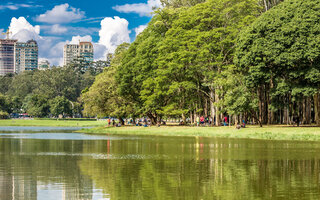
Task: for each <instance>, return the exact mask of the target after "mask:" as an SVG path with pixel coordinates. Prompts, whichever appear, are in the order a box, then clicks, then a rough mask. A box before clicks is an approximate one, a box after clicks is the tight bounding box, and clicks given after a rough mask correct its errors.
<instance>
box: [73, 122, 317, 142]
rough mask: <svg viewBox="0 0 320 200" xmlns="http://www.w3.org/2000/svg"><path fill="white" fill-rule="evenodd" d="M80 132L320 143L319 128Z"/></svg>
mask: <svg viewBox="0 0 320 200" xmlns="http://www.w3.org/2000/svg"><path fill="white" fill-rule="evenodd" d="M79 132H84V133H91V134H126V135H157V136H203V137H221V138H251V139H267V140H301V141H320V128H318V127H288V126H266V127H263V128H260V127H257V126H249V127H247V128H243V129H240V130H238V129H235V128H234V127H182V126H162V127H135V126H131V127H130V126H126V127H107V128H105V127H96V128H92V129H82V130H80V131H79Z"/></svg>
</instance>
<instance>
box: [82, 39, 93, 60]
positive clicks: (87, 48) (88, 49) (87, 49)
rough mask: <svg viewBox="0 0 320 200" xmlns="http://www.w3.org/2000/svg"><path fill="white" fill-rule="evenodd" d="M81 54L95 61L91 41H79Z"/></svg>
mask: <svg viewBox="0 0 320 200" xmlns="http://www.w3.org/2000/svg"><path fill="white" fill-rule="evenodd" d="M79 56H80V57H82V58H84V59H85V61H87V62H93V45H92V43H91V42H80V43H79Z"/></svg>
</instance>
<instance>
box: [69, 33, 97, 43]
mask: <svg viewBox="0 0 320 200" xmlns="http://www.w3.org/2000/svg"><path fill="white" fill-rule="evenodd" d="M79 42H92V37H91V36H90V35H85V36H80V35H77V36H73V37H72V39H71V41H70V42H68V44H79Z"/></svg>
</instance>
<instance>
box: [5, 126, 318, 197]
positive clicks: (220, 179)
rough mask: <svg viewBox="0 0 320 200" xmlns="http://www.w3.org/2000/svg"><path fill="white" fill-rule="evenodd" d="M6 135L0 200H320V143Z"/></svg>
mask: <svg viewBox="0 0 320 200" xmlns="http://www.w3.org/2000/svg"><path fill="white" fill-rule="evenodd" d="M77 129H78V128H65V127H64V128H59V127H0V199H1V200H15V199H19V200H21V199H26V200H33V199H40V200H42V199H43V200H48V199H52V200H59V199H67V200H73V199H74V200H78V199H86V200H89V199H90V200H91V199H94V200H107V199H112V200H113V199H124V200H129V199H134V200H135V199H137V200H140V199H141V200H150V199H174V200H176V199H181V200H185V199H187V200H188V199H190V200H191V199H192V200H194V199H199V200H200V199H202V200H205V199H208V200H209V199H210V200H211V199H219V200H224V199H226V200H229V199H230V200H233V199H245V200H247V199H290V200H291V199H299V200H303V199H320V143H319V142H296V141H264V140H248V139H219V138H204V137H155V136H125V135H121V136H115V135H85V134H81V133H72V131H74V130H77Z"/></svg>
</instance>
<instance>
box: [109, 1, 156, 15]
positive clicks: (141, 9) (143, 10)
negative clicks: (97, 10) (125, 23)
mask: <svg viewBox="0 0 320 200" xmlns="http://www.w3.org/2000/svg"><path fill="white" fill-rule="evenodd" d="M159 7H161V2H160V0H148V2H147V3H134V4H125V5H116V6H114V7H112V8H113V9H114V10H116V11H118V12H121V13H137V14H139V15H140V16H149V15H151V13H152V12H153V8H159Z"/></svg>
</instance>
